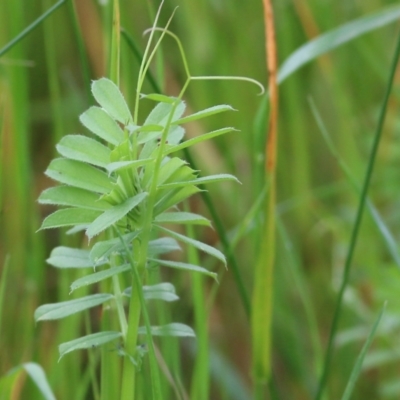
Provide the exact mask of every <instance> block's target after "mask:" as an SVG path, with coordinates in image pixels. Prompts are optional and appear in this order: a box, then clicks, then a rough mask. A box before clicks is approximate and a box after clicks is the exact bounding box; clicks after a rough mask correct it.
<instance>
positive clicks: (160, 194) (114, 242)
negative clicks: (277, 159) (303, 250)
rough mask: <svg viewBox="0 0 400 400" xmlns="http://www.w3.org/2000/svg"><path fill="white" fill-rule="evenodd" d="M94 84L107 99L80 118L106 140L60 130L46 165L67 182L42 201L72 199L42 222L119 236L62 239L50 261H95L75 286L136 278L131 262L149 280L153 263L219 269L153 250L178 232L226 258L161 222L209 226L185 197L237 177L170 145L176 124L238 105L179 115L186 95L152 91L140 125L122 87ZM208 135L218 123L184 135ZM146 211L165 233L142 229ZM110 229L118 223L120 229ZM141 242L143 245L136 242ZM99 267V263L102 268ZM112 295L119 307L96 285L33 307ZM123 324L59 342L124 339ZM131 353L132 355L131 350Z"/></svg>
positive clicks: (76, 308)
mask: <svg viewBox="0 0 400 400" xmlns="http://www.w3.org/2000/svg"><path fill="white" fill-rule="evenodd" d="M92 93H93V96H94V97H95V99H96V100H97V102H98V103H99V104H100V106H101V108H97V107H92V108H90V109H89V110H88V111H86V112H85V113H83V114H82V115H81V118H80V120H81V122H82V123H83V124H84V125H85V126H86V127H87V128H89V129H90V131H91V132H92V133H93V134H94V135H96V136H98V138H99V139H102V140H105V141H106V145H103V144H101V143H100V142H99V141H98V140H96V139H92V138H89V137H85V136H81V135H67V136H65V137H63V138H62V139H61V140H60V142H59V143H58V144H57V146H56V148H57V151H58V152H59V153H60V154H61V155H62V156H63V158H58V159H55V160H53V161H52V162H51V163H50V166H49V168H48V169H47V171H46V174H47V175H48V176H49V177H51V178H52V179H54V180H56V181H58V182H59V183H61V184H64V185H65V186H57V187H55V188H52V189H47V190H45V191H44V192H43V193H42V194H41V196H40V198H39V202H41V203H43V204H56V205H58V206H70V208H62V209H61V210H57V211H55V212H54V213H53V214H51V215H49V216H48V217H47V218H46V219H45V220H44V221H43V224H42V226H41V229H49V228H58V227H63V226H71V227H73V228H77V229H79V230H80V229H84V230H85V233H86V236H87V237H88V239H89V240H91V239H92V238H93V237H95V236H97V235H99V234H101V233H102V232H104V231H106V230H109V232H110V234H111V235H113V236H114V238H111V239H107V240H100V241H97V243H96V244H95V245H92V248H91V249H89V250H81V249H76V248H68V247H64V246H62V247H57V248H55V249H54V250H53V251H52V254H51V256H50V258H49V259H48V260H47V262H48V263H49V264H50V265H52V266H55V267H57V268H87V267H92V268H93V270H94V272H92V273H91V274H88V275H85V276H83V277H81V278H79V279H77V280H75V281H74V282H73V283H72V284H71V287H70V289H71V292H73V291H75V290H78V289H80V288H82V287H84V286H87V285H93V284H94V283H98V282H100V281H104V280H106V279H110V278H112V277H116V276H118V275H123V274H128V275H127V277H129V276H130V279H129V278H124V280H123V281H126V279H128V281H129V280H134V279H135V278H134V273H133V271H132V270H135V269H136V270H138V271H139V273H140V275H141V277H142V278H141V279H142V280H146V276H147V270H148V269H149V268H154V267H155V266H162V267H164V266H166V267H171V268H176V269H180V270H185V271H190V272H196V273H202V274H205V275H208V276H211V277H213V278H214V279H216V277H217V274H216V273H213V272H209V271H208V270H207V269H206V268H203V267H201V266H198V265H192V264H188V263H183V262H179V261H167V260H163V259H158V258H154V257H155V256H156V255H161V254H165V253H166V252H169V251H170V250H175V249H176V248H179V246H177V244H176V242H175V239H177V240H179V241H182V242H184V243H186V244H187V245H190V246H194V247H195V248H197V249H199V250H201V251H204V252H206V253H208V254H210V255H212V256H214V257H216V258H217V259H218V260H220V261H222V262H223V263H225V257H224V256H223V254H222V253H221V252H220V251H219V250H217V249H215V248H213V247H211V246H209V245H207V244H205V243H202V242H200V241H198V240H195V239H192V238H189V237H187V236H185V235H182V234H179V233H176V232H174V231H171V230H170V229H166V228H163V227H162V226H160V224H164V223H169V224H171V223H173V224H194V225H206V226H210V221H209V220H208V219H206V218H204V217H203V216H201V215H197V214H194V213H189V212H185V211H179V208H178V206H179V204H180V203H181V202H182V201H184V200H185V199H187V198H188V197H189V196H191V195H192V194H194V193H196V192H197V191H198V189H197V186H198V185H200V184H206V183H213V182H221V181H229V180H234V181H237V179H236V178H235V177H233V176H232V175H229V174H220V175H213V176H209V177H201V178H199V177H197V172H196V171H194V170H193V169H191V168H190V167H189V166H188V165H187V164H186V163H185V162H184V161H183V160H181V159H180V158H178V157H176V156H174V157H172V158H171V157H170V156H169V154H171V153H176V152H177V151H178V150H180V149H181V148H183V147H182V144H180V142H181V140H182V138H183V135H184V128H183V127H181V126H180V124H183V123H186V122H189V121H193V120H198V119H201V118H205V117H208V116H210V115H212V114H216V113H221V112H225V111H230V110H232V108H231V107H229V106H225V105H224V106H216V107H212V108H209V109H206V110H203V111H201V112H198V113H195V114H192V115H189V116H188V117H184V118H182V115H183V112H184V110H185V104H184V102H183V101H181V100H179V99H177V98H173V97H166V96H156V95H148V96H143V99H146V98H147V99H151V100H155V101H160V102H159V103H158V104H157V105H156V106H155V107H154V108H153V110H152V111H151V112H150V113H149V115H148V117H147V118H146V119H145V122H144V124H143V125H142V126H138V125H136V123H134V121H133V119H132V116H131V114H130V112H129V109H128V106H127V105H126V102H125V100H124V98H123V95H122V93H121V92H120V91H119V89H118V88H117V86H116V85H115V84H114V83H113V82H111V81H110V80H109V79H106V78H102V79H100V80H97V81H94V82H93V84H92ZM140 101H143V100H140ZM229 131H231V129H229V128H228V129H224V130H223V131H222V133H227V132H229ZM222 133H221V132H218V134H222ZM212 136H214V134H213V133H211V136H210V134H205V135H203V136H201V137H200V138H197V140H196V141H192V142H190V141H189V143H187V142H184V143H183V144H184V145H185V144H186V145H187V146H190V145H192V144H194V143H197V142H200V141H202V139H203V140H206V139H209V138H210V137H212ZM215 136H216V135H215ZM157 160H161V163H157ZM169 209H172V210H173V211H168V210H169ZM148 219H150V221H151V227H150V231H151V232H150V237H151V236H154V233H153V231H154V232H157V231H158V232H163V233H166V234H168V235H169V236H164V237H162V238H160V239H156V240H149V237H145V236H144V232H145V230H146V221H147V220H148ZM113 230H117V231H118V232H119V235H121V239H119V238H118V235H115V233H114V232H113ZM122 235H123V236H122ZM108 237H110V235H108ZM146 240H147V243H146ZM135 243H136V244H135ZM138 245H140V246H141V247H140V250H138V247H137V246H138ZM166 245H167V247H166ZM126 248H127V249H128V251H129V252H131V255H133V260H134V261H133V263H132V262H130V257H129V256H128V254H126ZM143 249H145V250H146V251H147V252H148V255H147V256H146V257H145V259H146V261H145V266H144V268H143V265H141V264H140V255H139V254H138V253H139V251H143ZM117 260H119V261H117ZM97 268H101V270H100V271H96V269H97ZM129 272H131V274H129ZM128 289H129V290H128ZM128 289H126V290H125V293H126V295H127V296H128V295H130V292H131V289H130V288H128ZM142 290H143V292H144V297H145V299H156V300H164V301H173V300H177V299H178V297H177V296H176V295H175V288H174V286H173V285H172V284H171V283H166V282H165V283H160V284H157V285H152V286H144V287H142ZM110 301H111V302H112V301H114V302H120V303H122V307H123V298H121V297H120V296H118V295H117V296H114V295H112V294H107V293H97V294H91V295H88V296H85V297H81V298H78V299H74V300H69V301H64V302H58V303H54V304H46V305H42V306H40V307H39V308H38V309H37V310H36V312H35V320H36V321H43V320H51V319H60V318H65V317H68V316H70V315H73V314H75V313H78V312H81V311H84V310H87V309H89V308H92V307H95V306H98V305H101V304H104V303H105V302H110ZM121 329H122V331H121V332H119V333H118V332H98V333H93V334H90V335H86V336H84V337H81V338H77V339H74V340H72V341H70V342H68V343H63V344H61V345H60V357H62V356H64V355H65V354H67V353H69V352H71V351H74V350H78V349H88V348H91V347H92V346H101V345H104V344H106V343H109V342H110V341H113V340H115V339H117V338H119V337H122V338H123V339H124V340H125V339H126V338H125V335H126V332H123V328H122V327H121ZM141 333H142V334H144V333H145V328H144V327H143V328H139V329H138V334H141ZM151 334H152V335H156V336H194V332H193V330H192V329H191V328H189V327H187V326H186V325H184V324H180V323H170V324H167V325H163V326H153V327H151ZM131 356H133V357H134V354H132V355H131Z"/></svg>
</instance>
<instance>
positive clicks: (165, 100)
mask: <svg viewBox="0 0 400 400" xmlns="http://www.w3.org/2000/svg"><path fill="white" fill-rule="evenodd" d="M141 99H149V100H154V101H157V102H159V103H169V104H173V103H175V101H176V98H175V97H170V96H165V95H163V94H159V93H150V94H143V95H142V96H141Z"/></svg>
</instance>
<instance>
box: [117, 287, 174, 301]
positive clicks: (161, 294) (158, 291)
mask: <svg viewBox="0 0 400 400" xmlns="http://www.w3.org/2000/svg"><path fill="white" fill-rule="evenodd" d="M131 292H132V288H131V287H129V288H127V289H125V290H124V295H125V296H130V295H131ZM143 295H144V298H145V299H146V300H163V301H168V302H169V301H176V300H178V299H179V297H178V296H177V295H176V292H175V286H174V285H173V284H172V283H169V282H163V283H158V284H157V285H151V286H143Z"/></svg>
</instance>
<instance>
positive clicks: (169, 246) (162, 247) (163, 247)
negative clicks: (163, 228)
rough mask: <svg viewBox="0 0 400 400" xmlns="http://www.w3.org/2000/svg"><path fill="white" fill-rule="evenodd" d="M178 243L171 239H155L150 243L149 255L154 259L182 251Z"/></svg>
mask: <svg viewBox="0 0 400 400" xmlns="http://www.w3.org/2000/svg"><path fill="white" fill-rule="evenodd" d="M181 250H182V249H181V248H180V246H179V244H178V242H177V241H176V240H175V239H172V238H169V237H163V238H159V239H154V240H151V241H150V242H149V246H148V254H149V255H150V256H152V257H154V256H158V255H160V254H166V253H169V252H171V251H181Z"/></svg>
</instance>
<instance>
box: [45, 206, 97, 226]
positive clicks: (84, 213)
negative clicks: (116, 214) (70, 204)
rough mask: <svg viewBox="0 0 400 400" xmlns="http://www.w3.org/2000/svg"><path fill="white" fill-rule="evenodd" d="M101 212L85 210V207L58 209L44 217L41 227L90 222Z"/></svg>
mask: <svg viewBox="0 0 400 400" xmlns="http://www.w3.org/2000/svg"><path fill="white" fill-rule="evenodd" d="M101 214H102V213H101V211H95V210H85V209H83V208H66V209H64V210H57V211H55V212H53V214H50V215H49V216H48V217H46V218H45V219H44V221H43V223H42V226H41V227H40V229H51V228H62V227H64V226H72V225H81V224H90V223H91V222H93V221H94V220H95V219H96V218H97V217H98V216H99V215H101Z"/></svg>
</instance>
